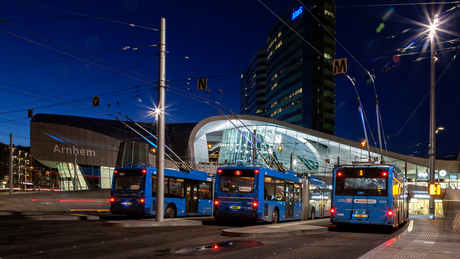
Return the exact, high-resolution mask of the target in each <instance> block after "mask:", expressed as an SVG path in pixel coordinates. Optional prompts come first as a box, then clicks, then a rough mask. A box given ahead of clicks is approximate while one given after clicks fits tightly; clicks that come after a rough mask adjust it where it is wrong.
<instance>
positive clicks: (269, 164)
mask: <svg viewBox="0 0 460 259" xmlns="http://www.w3.org/2000/svg"><path fill="white" fill-rule="evenodd" d="M217 110H218V111H219V113H220V114H222V115H223V116H224V117H225V118H226V119H227V120H228V121H229V122H230V123H231V124H232V125H233V127H235V129H237V130H238V131H239V132H240V133H241V135H243V137H244V138H245V139H246V140H247V141H248V142H249V143H250V144H251V145H252V146H253V147H254V148H255V149H256V150H257V152H258V153H259V155H260V156H261V157H262V158H263V159H264V161H265V163H267V165H268V166H269V167H270V168H273V169H274V166H273V164H272V163H270V162H269V161H268V160H267V159H266V158H265V157H264V156H263V154H262V153H261V152H260V150H259V149H258V148H257V147H256V146H255V145H254V143H252V141H251V140H249V138H248V136H246V135H245V134H244V133H243V132H242V131H241V130H240V129H239V128H238V127H237V126H236V125H235V123H233V122H232V120H230V118H229V117H228V116H227V115H225V114H224V113H223V112H222V111H221V110H220V109H219V108H217Z"/></svg>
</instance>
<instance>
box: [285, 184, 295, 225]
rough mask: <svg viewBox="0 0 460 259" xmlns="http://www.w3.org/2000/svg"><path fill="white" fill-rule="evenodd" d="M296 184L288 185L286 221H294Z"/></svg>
mask: <svg viewBox="0 0 460 259" xmlns="http://www.w3.org/2000/svg"><path fill="white" fill-rule="evenodd" d="M293 210H294V184H293V183H286V219H292V218H293V215H294V212H293Z"/></svg>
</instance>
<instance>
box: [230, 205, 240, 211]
mask: <svg viewBox="0 0 460 259" xmlns="http://www.w3.org/2000/svg"><path fill="white" fill-rule="evenodd" d="M230 208H231V209H233V210H239V209H241V207H240V206H231V207H230Z"/></svg>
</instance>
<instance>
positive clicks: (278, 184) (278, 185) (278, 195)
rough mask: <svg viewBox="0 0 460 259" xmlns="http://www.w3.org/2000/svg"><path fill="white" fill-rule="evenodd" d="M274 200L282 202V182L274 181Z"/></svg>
mask: <svg viewBox="0 0 460 259" xmlns="http://www.w3.org/2000/svg"><path fill="white" fill-rule="evenodd" d="M275 187H276V189H275V191H276V192H275V200H277V201H284V181H282V180H275Z"/></svg>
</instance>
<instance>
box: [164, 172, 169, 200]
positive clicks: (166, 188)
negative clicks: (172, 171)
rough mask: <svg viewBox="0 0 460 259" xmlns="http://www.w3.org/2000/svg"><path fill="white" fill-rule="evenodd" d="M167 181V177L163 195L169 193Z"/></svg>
mask: <svg viewBox="0 0 460 259" xmlns="http://www.w3.org/2000/svg"><path fill="white" fill-rule="evenodd" d="M168 180H169V177H165V187H164V188H165V194H168V193H169V186H168ZM166 197H167V196H166Z"/></svg>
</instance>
